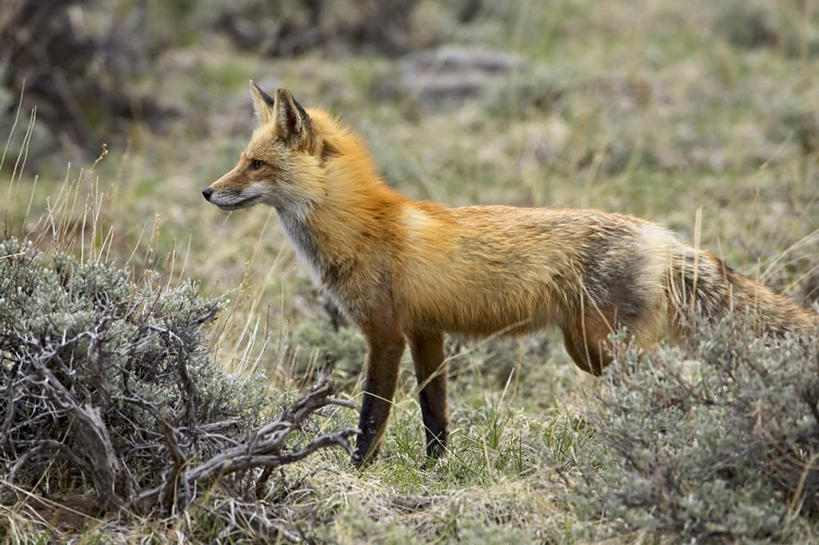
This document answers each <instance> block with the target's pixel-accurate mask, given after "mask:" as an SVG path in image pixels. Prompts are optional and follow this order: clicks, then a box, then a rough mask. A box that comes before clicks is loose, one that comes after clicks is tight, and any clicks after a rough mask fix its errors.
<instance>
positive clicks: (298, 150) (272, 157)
mask: <svg viewBox="0 0 819 545" xmlns="http://www.w3.org/2000/svg"><path fill="white" fill-rule="evenodd" d="M250 90H251V93H252V95H253V104H254V108H255V110H256V116H257V117H258V120H259V126H258V128H257V129H256V130H255V131H254V133H253V137H252V138H251V139H250V143H249V144H248V145H247V147H246V148H245V150H244V151H243V152H242V153H241V154H239V162H238V163H237V164H236V166H235V167H233V169H232V170H231V171H230V172H228V173H227V174H225V175H224V176H222V177H221V178H219V179H218V180H216V181H215V182H213V183H212V184H211V185H210V187H208V188H206V189H204V190H203V191H202V195H204V197H205V199H207V200H208V201H209V202H211V203H213V204H215V205H216V206H218V207H219V208H222V209H224V210H236V209H239V208H246V207H249V206H253V205H254V204H259V203H265V204H268V205H270V206H274V207H276V208H277V209H278V210H284V209H289V210H292V211H299V210H306V209H308V208H309V207H310V206H311V205H312V204H314V203H315V202H317V200H318V199H320V198H321V196H322V194H323V193H324V189H323V187H324V183H325V180H324V178H325V175H324V168H323V163H324V159H325V158H326V157H327V156H328V154H331V153H332V147H331V145H330V144H329V143H328V142H327V141H325V139H324V138H322V136H321V134H319V132H320V131H317V130H315V129H314V127H313V123H312V120H311V118H310V116H309V115H308V114H307V112H306V111H305V110H304V108H302V107H301V106H300V105H299V103H298V102H296V101H295V100H294V99H293V96H292V95H291V94H290V92H289V91H288V90H287V89H279V90H278V91H276V98H275V99H274V98H272V97H270V95H268V94H267V93H265V92H264V91H262V90H261V89H260V88H259V87H258V86H257V85H256V84H255V83H253V82H252V81H251V82H250ZM322 113H323V112H322Z"/></svg>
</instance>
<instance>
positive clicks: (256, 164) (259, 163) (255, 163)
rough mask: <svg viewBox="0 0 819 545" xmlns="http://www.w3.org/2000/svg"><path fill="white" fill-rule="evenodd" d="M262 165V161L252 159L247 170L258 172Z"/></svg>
mask: <svg viewBox="0 0 819 545" xmlns="http://www.w3.org/2000/svg"><path fill="white" fill-rule="evenodd" d="M262 165H264V161H259V160H258V159H253V160H252V161H250V165H248V167H247V168H248V170H259V169H260V168H262Z"/></svg>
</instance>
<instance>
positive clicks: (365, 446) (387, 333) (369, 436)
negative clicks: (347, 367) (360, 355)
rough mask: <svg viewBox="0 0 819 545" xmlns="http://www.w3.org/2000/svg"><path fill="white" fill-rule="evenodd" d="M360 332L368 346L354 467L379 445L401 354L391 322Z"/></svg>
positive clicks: (401, 345)
mask: <svg viewBox="0 0 819 545" xmlns="http://www.w3.org/2000/svg"><path fill="white" fill-rule="evenodd" d="M362 330H363V332H364V335H365V337H366V338H367V345H368V352H367V370H366V372H367V378H366V381H365V384H364V400H363V401H362V403H361V416H360V417H359V421H358V429H359V432H358V436H357V438H356V449H355V453H354V454H353V463H354V464H355V465H356V466H361V465H362V464H364V463H365V462H367V461H369V460H370V459H371V458H372V457H373V456H374V455H375V453H376V451H377V450H378V447H379V444H380V443H381V438H382V436H383V435H384V430H385V429H386V427H387V417H388V416H389V414H390V408H391V407H392V397H393V394H394V393H395V384H396V382H397V380H398V367H399V365H400V363H401V354H403V352H404V336H403V335H402V334H401V332H400V330H399V329H398V327H397V324H395V323H394V321H393V320H389V319H387V320H384V321H383V322H381V323H375V322H373V323H371V324H369V325H368V326H366V327H364V328H362Z"/></svg>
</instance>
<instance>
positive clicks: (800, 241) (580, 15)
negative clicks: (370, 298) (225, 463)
mask: <svg viewBox="0 0 819 545" xmlns="http://www.w3.org/2000/svg"><path fill="white" fill-rule="evenodd" d="M422 4H423V5H422V11H421V12H420V13H421V15H420V16H421V17H425V18H428V19H429V20H430V24H431V25H433V24H434V25H437V27H438V28H440V29H441V31H442V32H444V33H446V35H448V36H451V37H452V39H454V40H456V41H459V42H463V43H477V44H483V45H486V46H489V47H500V48H504V49H509V50H512V51H514V52H517V53H520V54H521V55H523V56H524V58H526V59H527V60H528V61H529V62H530V63H531V64H532V66H533V71H532V73H531V74H529V75H527V76H526V77H527V78H529V80H531V82H533V83H534V85H535V89H539V90H543V89H547V90H549V93H550V95H549V96H553V97H555V98H554V100H552V101H550V102H549V103H548V106H543V105H542V104H541V103H540V102H538V101H537V100H534V99H533V98H532V96H531V95H530V94H527V93H522V92H519V90H520V83H521V82H520V81H517V80H516V79H515V78H509V79H506V80H504V81H500V82H498V83H497V88H496V89H494V91H493V92H491V93H489V94H488V95H486V96H484V97H481V98H477V99H472V100H469V101H466V102H464V103H463V104H458V105H457V106H456V107H442V108H435V107H432V108H419V107H416V105H415V104H413V102H412V99H411V97H410V98H408V97H402V96H398V97H393V98H389V99H379V98H376V97H375V96H374V93H373V91H372V90H373V88H374V85H375V83H377V82H378V81H379V80H381V79H383V78H390V77H391V75H392V74H394V66H393V63H392V62H391V61H389V60H385V59H380V58H379V59H374V58H359V57H341V58H334V57H332V56H330V58H328V57H327V56H320V55H307V56H304V57H299V58H295V59H287V60H270V59H260V58H258V57H255V56H252V55H249V54H243V53H238V52H236V51H234V50H233V49H232V48H231V47H230V46H229V45H227V44H225V43H224V42H222V41H219V40H214V41H212V42H209V43H208V48H207V50H206V49H205V48H201V47H200V46H198V45H193V46H190V47H188V48H184V49H178V50H172V51H170V52H169V53H168V54H167V55H166V56H164V57H163V59H162V66H161V71H162V73H163V74H164V76H163V77H164V79H163V83H162V88H163V89H166V90H171V89H172V90H173V96H175V97H176V101H177V102H178V103H179V106H180V107H181V108H182V109H183V110H184V111H185V112H186V117H185V121H184V122H182V123H179V124H176V125H174V126H172V127H171V128H170V129H169V132H168V133H167V134H164V135H161V136H157V135H152V134H148V133H147V132H145V131H144V129H141V128H139V127H134V128H133V130H132V133H131V135H130V141H131V145H130V146H129V147H128V148H126V149H111V150H110V151H109V153H108V154H107V156H105V157H104V158H103V159H102V160H101V161H100V162H99V163H98V164H95V165H94V166H93V167H92V168H88V169H82V170H80V169H77V168H76V167H71V168H70V170H67V172H66V170H65V169H64V167H63V166H60V167H57V166H53V165H63V164H64V161H63V160H61V159H59V158H58V159H56V160H55V161H53V162H51V163H45V162H43V163H42V164H32V163H31V161H28V162H27V163H26V164H25V169H22V168H20V169H17V170H15V169H14V168H12V163H13V162H12V161H11V160H10V159H9V157H12V156H13V157H17V153H16V152H17V151H18V150H25V148H26V146H25V143H24V142H25V140H26V138H25V136H24V135H23V132H24V131H23V130H22V127H23V125H25V112H23V113H22V114H21V121H20V123H18V127H17V129H16V130H15V132H14V133H13V134H12V135H11V137H10V142H11V145H10V147H9V149H10V150H11V151H14V152H15V153H14V154H12V155H9V157H7V158H6V160H5V164H4V165H3V167H2V169H1V170H0V181H2V182H3V183H4V184H7V187H8V189H7V190H5V191H4V190H3V189H0V193H3V192H5V193H6V195H5V196H4V199H3V213H4V217H5V218H6V220H5V221H6V227H5V228H6V230H7V231H9V232H11V233H15V234H25V235H26V236H28V237H30V238H31V237H34V238H38V237H40V240H41V241H42V244H43V245H45V246H53V245H55V244H56V245H62V244H68V242H67V241H68V240H69V239H70V241H71V244H73V248H74V249H75V251H78V252H79V253H80V254H82V255H84V259H99V258H104V259H106V260H113V261H115V262H117V263H119V264H121V265H123V266H127V267H129V268H131V269H132V270H133V271H134V274H136V275H139V274H142V273H143V271H145V270H149V269H150V270H157V271H159V272H160V273H161V274H162V275H163V276H164V278H165V279H166V281H167V282H176V281H178V279H180V278H182V277H192V278H194V279H195V280H196V281H198V282H199V284H200V287H201V290H202V291H203V292H205V293H206V294H210V295H222V294H226V297H227V298H228V299H229V302H228V303H226V305H225V311H224V312H223V314H222V316H221V318H220V322H219V324H218V327H216V328H215V329H214V330H213V333H212V338H211V342H212V344H213V346H214V349H215V350H216V353H217V354H218V357H219V358H222V361H224V364H225V367H226V368H227V369H229V370H231V371H236V372H251V371H253V370H256V369H260V368H263V369H265V370H266V371H267V372H268V373H269V375H270V377H271V380H272V381H273V383H274V384H275V385H276V386H277V387H279V388H282V389H292V388H293V387H294V385H295V384H297V383H298V381H300V380H303V379H304V377H303V375H302V373H303V365H304V364H303V362H302V364H300V365H302V367H299V371H298V372H297V370H296V368H295V367H294V366H295V363H294V362H297V360H299V358H306V359H307V360H311V361H315V360H316V358H317V357H318V354H319V353H320V352H321V350H323V349H325V348H326V347H328V346H340V343H345V344H344V345H343V346H347V344H348V341H347V340H346V339H349V337H350V334H349V331H347V332H344V331H342V332H341V333H333V332H332V331H331V328H330V326H329V321H328V320H327V317H326V315H325V312H324V310H323V307H322V301H321V299H320V297H319V295H318V294H317V292H316V290H315V289H314V288H312V287H311V286H310V284H309V281H308V278H307V275H306V273H305V271H304V269H302V268H301V267H300V265H299V264H298V263H297V262H296V261H295V257H294V254H293V251H292V249H291V248H289V246H288V245H287V244H286V241H285V239H284V237H283V236H282V233H281V231H280V230H279V227H278V222H277V220H276V218H275V214H274V212H273V211H272V210H270V209H266V208H254V209H252V210H245V211H239V212H233V213H230V214H227V215H226V214H225V213H224V212H221V211H219V210H217V209H215V207H212V206H207V205H206V203H205V202H204V201H203V200H202V198H201V195H200V190H201V188H202V187H204V186H206V185H207V184H209V183H210V182H211V181H212V180H213V179H215V178H216V177H217V176H219V175H220V174H221V173H222V172H223V171H226V170H227V169H228V168H230V167H232V165H233V162H234V160H235V157H236V154H237V153H238V152H239V151H240V150H241V149H242V146H243V145H244V143H245V142H246V140H247V138H248V136H249V132H250V129H251V127H252V122H253V121H252V117H251V112H250V101H249V97H248V96H247V91H246V81H247V80H248V79H250V78H251V77H253V78H254V79H256V80H257V81H261V82H262V84H264V85H266V86H267V87H270V88H272V87H275V86H278V85H285V86H287V87H289V88H290V89H291V90H292V91H293V92H294V94H295V96H296V97H297V98H298V100H299V101H300V102H301V103H302V104H305V105H322V106H325V107H328V108H330V109H331V110H333V111H334V112H336V113H337V114H338V115H339V116H340V117H342V118H343V119H344V120H345V121H346V122H348V123H349V124H351V125H352V126H353V127H355V128H356V129H357V130H358V131H360V132H361V133H362V134H363V135H364V136H365V138H366V140H367V141H368V142H369V143H370V145H371V147H372V149H373V152H374V154H375V156H376V158H377V162H378V164H379V165H380V166H381V168H382V171H383V172H384V173H385V175H386V176H387V177H388V179H389V180H390V182H391V183H392V184H393V185H394V186H395V187H397V188H398V189H399V190H400V191H402V192H403V193H405V194H407V195H409V196H412V197H414V198H421V199H436V200H441V201H444V202H446V203H449V204H452V205H461V204H472V203H490V202H491V203H506V204H520V205H526V206H530V205H532V206H556V207H557V206H566V207H594V208H601V209H604V210H607V211H612V212H624V213H631V214H635V215H638V216H643V217H647V218H649V219H652V220H655V221H657V222H660V223H663V224H666V225H668V226H669V227H671V228H672V229H673V230H674V231H676V232H677V233H679V234H680V235H681V236H682V237H683V238H689V239H693V238H694V226H695V217H696V215H697V212H698V210H699V211H701V212H700V213H701V217H702V221H701V232H700V236H699V239H700V243H701V245H702V246H703V247H705V248H709V249H711V250H713V251H714V252H715V253H716V254H718V255H720V256H723V257H724V258H725V259H726V260H727V261H728V262H729V263H730V264H731V265H732V266H734V267H736V268H737V269H738V270H739V271H740V272H742V273H744V274H747V275H750V276H753V277H759V278H762V279H763V280H765V281H766V282H767V283H769V284H770V285H772V286H774V287H775V288H776V289H778V290H781V291H786V292H787V293H789V294H790V295H792V296H794V297H796V298H800V299H801V300H803V301H804V302H808V301H811V300H816V298H817V285H819V282H818V281H817V277H818V275H817V270H816V268H817V266H819V263H817V260H816V256H817V255H819V145H817V144H816V142H817V138H819V136H817V134H819V126H817V123H819V122H817V120H816V112H817V111H819V81H818V80H817V79H816V78H815V77H814V75H815V74H816V73H819V55H817V54H816V53H815V52H813V53H812V51H813V49H811V48H812V47H814V46H815V44H816V43H819V42H816V39H817V35H819V24H817V14H816V13H814V12H809V10H810V9H811V3H810V2H804V3H799V2H781V3H778V4H777V5H776V6H774V7H771V6H770V5H768V4H762V3H758V4H755V5H758V6H759V9H762V10H763V11H764V13H765V14H767V15H766V17H770V18H771V21H772V22H771V23H770V24H771V25H773V27H772V28H774V29H775V30H776V32H778V36H779V38H778V41H776V42H774V43H772V44H765V45H762V46H754V47H746V46H745V45H742V44H743V43H744V42H741V41H740V43H739V45H738V44H737V43H734V42H732V40H734V41H736V38H732V36H733V34H732V32H733V31H732V30H731V28H727V29H726V27H725V25H726V24H729V25H730V24H733V25H739V28H740V29H741V28H743V27H742V25H743V24H744V23H743V20H741V19H737V20H736V21H733V22H731V21H732V19H731V17H730V14H731V13H730V12H729V11H728V10H730V9H733V8H731V6H733V5H734V3H727V4H725V5H724V6H723V5H722V4H720V6H713V5H711V3H709V2H705V1H698V2H695V3H694V4H690V3H689V4H686V5H685V6H683V5H682V4H679V3H675V2H653V1H648V0H644V1H639V2H630V3H627V2H616V3H606V4H599V3H596V2H591V1H590V0H573V1H569V0H564V1H560V2H550V3H549V4H548V6H547V5H545V4H544V5H541V4H540V3H537V2H528V1H524V0H520V1H515V2H510V3H508V4H507V5H505V6H506V7H500V6H497V7H496V6H490V5H486V6H484V8H483V9H482V11H481V13H480V15H479V17H478V19H477V22H476V23H474V24H473V25H471V26H468V27H465V26H459V25H457V24H456V23H455V22H454V21H453V20H452V19H451V16H450V15H448V13H449V12H448V10H447V9H446V8H445V7H443V6H442V5H441V4H439V3H436V2H423V3H422ZM726 13H728V15H725V14H726ZM726 17H727V18H726ZM735 19H736V18H735ZM726 21H727V22H726ZM794 22H796V23H795V24H791V23H794ZM734 30H736V29H734ZM812 44H813V45H812ZM528 82H529V81H527V82H525V83H528ZM510 97H511V98H510ZM19 156H20V157H21V159H20V161H19V163H18V164H19V166H20V167H22V165H23V163H24V162H25V151H23V152H22V153H21V154H20V155H19ZM36 174H39V178H37V177H36ZM35 180H36V183H35ZM49 210H50V211H51V214H50V216H51V217H62V218H66V221H65V223H63V224H60V225H51V224H49V223H48V222H43V221H41V220H40V219H39V218H43V217H45V218H48V217H49V213H48V212H49ZM58 211H59V213H57V212H58ZM55 233H56V234H58V235H59V236H57V238H56V239H55V238H53V236H54V235H55ZM299 327H311V328H314V329H318V330H319V331H325V333H324V335H325V337H326V338H327V340H326V342H323V343H317V344H316V345H309V346H307V345H300V344H299V339H303V338H307V337H309V338H311V339H315V338H316V336H315V335H313V336H305V335H302V336H301V337H300V336H299V335H297V334H296V332H297V330H298V329H299ZM343 335H347V337H343ZM319 338H320V335H319ZM339 339H341V340H339ZM543 339H547V341H548V342H542V340H543ZM556 340H557V339H556V338H554V337H553V336H551V335H549V334H546V335H544V336H541V337H539V338H538V339H523V340H520V341H498V340H490V341H488V342H486V343H482V344H478V345H469V346H461V345H458V344H456V343H452V344H451V345H450V346H449V350H450V354H451V355H452V358H453V360H452V363H453V373H454V374H455V375H456V376H455V379H454V381H453V384H452V389H451V394H450V397H451V399H450V401H451V404H452V406H453V433H452V452H451V453H450V455H449V456H448V457H447V458H446V459H445V460H444V461H443V462H442V463H440V464H438V465H437V466H435V467H434V468H432V469H431V470H428V471H422V470H420V469H419V468H420V466H421V464H422V462H423V459H422V450H423V449H422V439H421V427H420V416H419V408H418V404H417V402H416V400H415V398H414V386H415V385H414V378H413V377H412V373H411V366H410V365H408V364H406V363H405V365H404V366H403V368H402V374H401V379H400V380H401V387H400V388H399V392H398V395H397V397H396V402H395V407H394V412H393V416H392V418H391V424H390V428H389V431H388V433H387V437H386V444H385V447H384V449H383V455H382V456H380V458H379V459H378V460H377V461H376V462H375V463H374V465H373V466H372V467H370V468H369V469H368V470H367V471H366V472H364V473H361V474H359V473H357V472H355V471H353V469H352V468H351V466H350V465H349V464H348V462H347V461H346V459H345V458H344V457H342V456H338V455H334V454H327V455H320V456H318V457H316V458H314V459H312V460H309V461H307V462H306V463H305V464H303V465H301V466H300V468H299V469H298V470H294V471H292V472H289V473H288V475H287V477H286V479H285V480H284V481H282V483H281V484H280V487H279V489H278V490H277V491H274V492H273V493H272V494H273V495H272V496H271V498H270V505H271V506H275V508H276V509H279V510H280V517H281V520H282V521H283V524H284V525H286V526H287V527H290V528H292V529H293V531H294V532H296V533H298V531H304V532H305V534H306V535H309V536H312V537H313V538H315V539H316V540H318V541H321V542H324V541H327V542H338V543H359V542H361V541H363V540H368V541H372V542H383V543H390V542H395V543H399V542H400V543H405V542H419V543H420V542H427V541H429V540H431V541H439V542H449V541H455V540H458V539H460V540H461V541H466V542H472V541H474V542H478V541H480V542H486V543H491V542H498V543H501V542H509V540H511V539H514V540H517V541H518V542H520V543H528V542H586V541H590V540H595V539H598V538H599V536H598V537H597V538H596V537H595V536H594V534H593V532H592V529H593V528H594V524H593V523H592V524H589V523H588V522H584V521H580V520H578V518H577V516H576V515H575V513H574V512H573V510H572V507H571V505H570V504H568V503H567V502H566V500H565V493H566V488H565V485H564V483H563V481H562V480H561V478H560V476H559V472H557V471H555V470H556V469H558V468H563V469H565V468H571V467H572V466H573V462H572V459H573V457H575V456H577V455H578V453H579V452H585V451H583V450H582V448H581V447H582V445H583V444H584V441H586V440H587V439H588V438H587V437H586V436H585V435H584V431H583V427H582V426H580V425H579V424H578V422H579V420H578V419H577V418H575V417H576V415H579V414H582V412H583V407H584V406H585V404H586V402H587V399H588V395H589V392H590V391H594V389H595V388H597V383H596V382H595V381H594V380H593V379H590V378H589V377H587V376H585V375H583V374H582V373H581V372H580V371H578V370H576V369H575V368H574V366H573V365H571V364H570V360H569V358H568V356H567V355H566V354H565V353H564V351H563V349H562V347H561V345H560V343H559V342H554V341H556ZM334 343H335V344H334ZM356 350H359V348H357V347H355V346H353V347H351V348H350V351H351V353H352V354H355V351H356ZM307 365H308V366H309V362H308V364H307ZM354 372H355V369H351V370H348V375H347V377H349V376H354ZM359 392H360V383H357V384H354V385H352V386H350V388H349V390H348V392H347V395H348V396H349V398H350V399H353V400H355V399H356V398H357V396H358V394H359ZM349 418H350V421H349V422H346V424H351V423H352V416H350V417H349ZM342 423H343V422H342ZM1 509H3V510H4V513H3V515H4V516H7V517H8V518H7V520H8V522H7V523H6V524H5V525H4V526H3V532H5V535H6V537H8V538H9V539H10V540H11V541H12V542H19V543H28V542H37V541H38V539H40V538H39V537H38V536H44V535H46V533H47V532H49V531H51V530H49V529H48V528H49V527H50V526H51V525H52V523H53V522H54V521H53V520H49V519H48V517H46V518H45V520H43V519H42V516H41V515H35V514H33V513H31V512H30V510H28V509H27V508H25V507H22V506H12V507H8V506H5V507H2V508H1ZM38 516H40V517H41V518H40V519H38ZM130 522H131V526H130V527H129V528H130V529H129V530H127V531H124V530H122V526H121V525H111V524H109V523H107V522H106V520H98V519H96V518H89V519H88V520H87V521H86V530H85V533H83V534H82V536H81V538H80V542H82V543H94V542H108V541H110V540H116V541H118V542H124V543H133V542H137V541H141V540H142V539H143V537H142V536H143V535H144V536H148V535H150V536H153V537H152V538H147V537H146V538H145V539H153V540H163V541H164V540H167V541H173V542H179V543H182V542H186V541H190V540H193V541H197V540H203V541H204V540H207V538H206V537H203V536H207V535H208V534H207V529H200V531H199V532H198V533H195V534H190V535H188V536H187V537H185V536H184V535H183V534H182V533H181V530H179V529H178V528H175V527H174V526H173V525H171V526H168V525H167V523H165V522H162V521H159V522H157V521H150V520H146V519H137V518H132V519H130ZM590 528H591V529H590ZM299 529H301V530H299ZM177 530H179V531H177ZM214 531H216V532H218V529H214ZM60 535H63V536H67V535H68V534H60ZM622 539H627V540H629V541H630V542H635V543H642V542H649V541H652V540H653V537H651V536H645V535H642V534H637V535H632V536H626V537H625V538H622Z"/></svg>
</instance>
